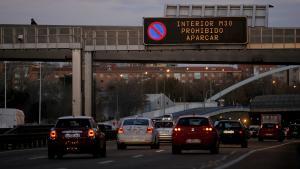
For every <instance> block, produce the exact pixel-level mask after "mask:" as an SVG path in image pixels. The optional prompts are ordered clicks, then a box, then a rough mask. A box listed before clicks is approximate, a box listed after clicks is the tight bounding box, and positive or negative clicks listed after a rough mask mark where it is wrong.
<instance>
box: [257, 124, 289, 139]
mask: <svg viewBox="0 0 300 169" xmlns="http://www.w3.org/2000/svg"><path fill="white" fill-rule="evenodd" d="M284 137H285V134H284V131H283V129H282V127H281V126H280V125H279V124H276V123H264V124H262V125H261V128H260V129H259V131H258V141H263V140H264V139H271V140H278V141H279V142H282V141H283V140H284Z"/></svg>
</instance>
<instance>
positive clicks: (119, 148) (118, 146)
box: [117, 143, 126, 150]
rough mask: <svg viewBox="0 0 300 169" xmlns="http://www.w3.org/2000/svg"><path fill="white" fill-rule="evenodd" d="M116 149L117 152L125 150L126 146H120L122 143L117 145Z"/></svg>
mask: <svg viewBox="0 0 300 169" xmlns="http://www.w3.org/2000/svg"><path fill="white" fill-rule="evenodd" d="M117 149H118V150H125V149H126V145H125V144H122V143H117Z"/></svg>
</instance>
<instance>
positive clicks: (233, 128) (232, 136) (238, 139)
mask: <svg viewBox="0 0 300 169" xmlns="http://www.w3.org/2000/svg"><path fill="white" fill-rule="evenodd" d="M216 128H217V130H218V131H219V134H220V142H221V143H223V144H240V145H241V147H242V148H247V147H248V138H249V134H248V131H247V129H246V128H245V126H244V125H243V124H242V123H241V122H240V121H238V120H221V121H219V123H218V124H217V125H216Z"/></svg>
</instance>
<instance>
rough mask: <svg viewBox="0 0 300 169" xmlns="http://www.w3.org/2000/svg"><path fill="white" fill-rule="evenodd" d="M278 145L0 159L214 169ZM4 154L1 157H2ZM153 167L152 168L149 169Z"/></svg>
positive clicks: (16, 164) (9, 164)
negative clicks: (216, 151) (215, 151)
mask: <svg viewBox="0 0 300 169" xmlns="http://www.w3.org/2000/svg"><path fill="white" fill-rule="evenodd" d="M276 144H278V142H275V141H273V142H263V143H258V142H257V141H255V140H252V141H251V140H250V141H249V147H250V148H248V149H245V148H240V146H238V145H230V146H228V145H222V146H221V151H220V154H218V155H211V154H210V153H209V152H208V151H183V154H182V155H172V154H171V146H170V144H162V145H161V149H159V150H151V149H150V146H147V147H130V146H129V147H128V149H127V150H117V148H116V147H117V146H116V142H108V143H107V158H97V159H95V158H92V156H91V155H66V156H64V159H62V160H48V159H47V156H46V155H47V149H40V150H34V149H33V150H32V151H30V150H28V151H24V152H23V151H16V152H7V153H8V154H9V156H5V158H4V159H3V158H1V160H0V163H1V166H2V167H3V168H49V169H50V168H51V169H53V168H82V166H88V167H89V168H98V167H99V166H102V167H103V166H104V167H105V168H134V167H139V168H140V167H143V168H153V167H155V168H166V167H167V168H213V167H216V166H219V165H222V164H223V163H226V162H227V161H230V160H232V159H235V158H238V157H239V156H241V155H242V154H244V153H246V152H248V151H249V150H252V149H255V148H257V147H265V146H269V145H276ZM3 154H4V153H0V155H1V156H2V157H3ZM149 163H151V166H149Z"/></svg>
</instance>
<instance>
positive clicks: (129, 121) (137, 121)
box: [123, 119, 149, 126]
mask: <svg viewBox="0 0 300 169" xmlns="http://www.w3.org/2000/svg"><path fill="white" fill-rule="evenodd" d="M123 125H124V126H126V125H142V126H147V125H149V120H147V119H126V120H124V122H123Z"/></svg>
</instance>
